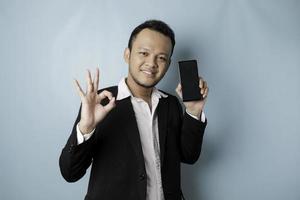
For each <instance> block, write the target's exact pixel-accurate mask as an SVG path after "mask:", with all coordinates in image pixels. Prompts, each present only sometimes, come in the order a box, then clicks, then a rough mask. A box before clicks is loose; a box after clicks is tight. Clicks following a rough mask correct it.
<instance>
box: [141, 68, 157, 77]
mask: <svg viewBox="0 0 300 200" xmlns="http://www.w3.org/2000/svg"><path fill="white" fill-rule="evenodd" d="M141 71H142V72H143V73H144V74H146V75H147V77H154V76H155V74H156V73H157V72H156V71H151V70H145V69H144V70H141Z"/></svg>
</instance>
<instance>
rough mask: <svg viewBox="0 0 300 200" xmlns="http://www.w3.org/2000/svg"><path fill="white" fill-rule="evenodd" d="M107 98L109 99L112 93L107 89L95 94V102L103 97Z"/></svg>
mask: <svg viewBox="0 0 300 200" xmlns="http://www.w3.org/2000/svg"><path fill="white" fill-rule="evenodd" d="M106 97H107V98H108V99H109V100H111V99H112V98H113V95H112V93H111V92H109V91H107V90H103V91H102V92H101V93H100V94H98V95H97V102H101V101H102V100H103V99H105V98H106Z"/></svg>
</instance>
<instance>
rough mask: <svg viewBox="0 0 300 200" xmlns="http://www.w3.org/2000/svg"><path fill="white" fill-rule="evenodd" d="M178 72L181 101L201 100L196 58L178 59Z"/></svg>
mask: <svg viewBox="0 0 300 200" xmlns="http://www.w3.org/2000/svg"><path fill="white" fill-rule="evenodd" d="M178 64H179V74H180V81H181V86H182V99H183V101H195V100H202V99H203V97H202V95H201V93H200V88H199V76H198V66H197V61H196V60H185V61H179V62H178Z"/></svg>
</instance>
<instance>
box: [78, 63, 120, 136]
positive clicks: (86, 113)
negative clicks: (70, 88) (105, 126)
mask: <svg viewBox="0 0 300 200" xmlns="http://www.w3.org/2000/svg"><path fill="white" fill-rule="evenodd" d="M86 81H87V91H86V93H84V92H83V90H82V88H81V86H80V84H79V82H78V81H77V80H76V79H74V82H75V87H76V90H77V93H78V95H79V96H80V99H81V104H82V105H81V118H80V121H79V129H80V131H81V133H82V134H87V133H90V132H91V131H92V130H94V129H95V127H96V125H97V124H98V123H99V122H101V121H102V120H103V119H104V118H105V116H106V115H107V114H108V113H109V112H110V111H111V110H112V109H113V108H114V107H115V106H116V105H115V101H116V100H115V97H113V96H112V93H110V92H108V91H106V90H104V91H102V92H101V93H100V94H97V91H98V84H99V69H98V68H97V69H96V74H95V76H94V80H92V77H91V72H90V71H89V70H87V74H86ZM106 97H107V98H108V99H109V103H108V104H107V105H105V106H102V105H101V104H100V102H101V101H102V100H103V99H105V98H106Z"/></svg>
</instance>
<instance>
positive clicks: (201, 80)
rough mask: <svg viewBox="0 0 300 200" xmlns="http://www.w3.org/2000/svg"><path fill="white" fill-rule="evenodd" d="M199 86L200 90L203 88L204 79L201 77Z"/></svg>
mask: <svg viewBox="0 0 300 200" xmlns="http://www.w3.org/2000/svg"><path fill="white" fill-rule="evenodd" d="M199 86H200V88H202V87H203V79H202V78H201V77H200V80H199Z"/></svg>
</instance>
